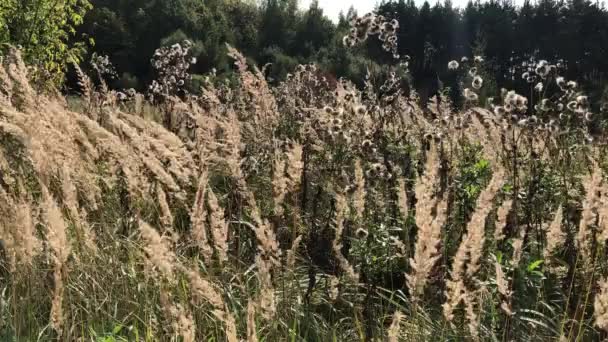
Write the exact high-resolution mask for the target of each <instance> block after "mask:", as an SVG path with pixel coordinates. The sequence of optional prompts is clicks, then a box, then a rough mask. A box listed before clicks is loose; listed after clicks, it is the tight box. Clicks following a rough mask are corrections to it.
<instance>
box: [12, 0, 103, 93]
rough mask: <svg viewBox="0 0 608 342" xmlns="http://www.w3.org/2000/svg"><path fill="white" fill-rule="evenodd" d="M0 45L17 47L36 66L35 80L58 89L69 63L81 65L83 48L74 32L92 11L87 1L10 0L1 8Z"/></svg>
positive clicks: (29, 62)
mask: <svg viewBox="0 0 608 342" xmlns="http://www.w3.org/2000/svg"><path fill="white" fill-rule="evenodd" d="M0 6H1V7H0V18H2V19H3V22H4V27H3V29H2V30H1V31H0V43H9V44H12V45H18V46H20V47H21V48H22V49H23V52H24V58H25V60H26V62H27V63H28V64H30V65H33V66H35V68H34V74H33V76H34V78H36V79H38V80H40V81H44V82H45V83H47V82H48V84H54V85H59V84H60V83H61V82H62V81H63V79H64V73H65V71H66V69H67V67H68V65H69V64H70V63H78V62H80V60H81V58H82V56H83V53H84V51H85V44H84V43H83V42H81V41H80V40H76V41H74V40H73V39H74V37H75V34H76V28H77V27H78V26H79V25H80V24H82V22H83V19H84V15H85V14H86V12H87V11H88V10H90V9H91V4H90V3H89V2H88V0H9V1H8V2H7V5H0Z"/></svg>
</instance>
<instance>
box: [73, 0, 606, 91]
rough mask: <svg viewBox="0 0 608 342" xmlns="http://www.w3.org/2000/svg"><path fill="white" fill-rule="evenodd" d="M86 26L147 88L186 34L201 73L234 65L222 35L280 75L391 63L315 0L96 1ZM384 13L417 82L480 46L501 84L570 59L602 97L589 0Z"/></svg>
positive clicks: (408, 7)
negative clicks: (348, 45) (158, 62)
mask: <svg viewBox="0 0 608 342" xmlns="http://www.w3.org/2000/svg"><path fill="white" fill-rule="evenodd" d="M92 3H93V5H94V9H93V10H92V11H90V12H89V13H88V14H87V16H86V18H85V23H84V25H83V26H82V27H81V28H80V30H81V31H82V32H85V33H86V34H87V35H89V36H91V37H94V38H95V40H96V42H97V43H96V45H95V47H94V48H93V49H92V51H96V52H98V53H100V54H108V55H109V56H110V59H111V60H112V62H113V63H114V64H115V65H116V66H117V69H118V71H119V74H120V75H119V81H120V82H116V84H115V86H117V87H124V88H129V87H131V86H135V87H136V88H137V87H138V88H141V87H142V86H143V85H144V84H146V83H147V82H148V81H149V80H150V79H151V78H153V70H152V69H151V68H150V63H149V62H148V61H149V57H150V56H151V55H152V53H153V52H154V49H156V47H157V46H159V45H160V44H170V43H174V42H176V41H180V40H183V39H185V38H188V39H190V40H192V41H193V42H196V55H197V56H196V57H198V63H197V64H196V65H195V68H194V70H193V72H194V73H195V74H200V73H203V72H207V71H209V70H211V69H212V68H216V69H218V70H219V72H220V73H221V72H222V71H227V70H229V66H228V64H227V60H226V58H225V49H224V45H223V44H224V43H225V42H228V43H230V44H232V45H233V46H235V47H237V48H238V49H240V50H241V51H243V53H244V54H245V55H246V56H247V57H249V58H251V59H252V61H255V62H257V64H258V65H263V64H265V63H268V62H271V63H273V66H272V68H270V69H269V71H268V72H269V74H270V76H271V77H272V78H273V79H283V78H284V76H285V74H286V73H287V72H288V71H289V70H291V69H292V68H293V67H294V66H295V65H296V64H298V63H306V62H311V61H315V62H317V63H318V64H320V65H321V66H322V69H323V70H325V71H327V72H329V73H330V74H333V75H335V76H336V77H341V76H345V77H348V78H351V79H353V80H356V81H359V82H362V81H363V77H364V75H365V72H366V69H367V68H368V67H374V66H375V65H377V63H381V64H384V63H392V60H391V59H390V58H387V56H386V55H385V54H384V53H383V52H382V50H381V49H380V48H379V44H377V43H370V44H367V45H365V46H363V47H362V48H361V49H359V51H356V54H353V53H352V51H348V50H347V49H345V48H344V46H343V44H342V36H344V35H345V34H346V33H347V31H348V30H349V27H348V18H350V17H352V15H353V14H354V10H352V9H351V10H349V11H348V12H347V13H346V14H345V15H343V16H342V17H341V18H340V20H339V22H338V23H332V22H331V21H330V20H329V19H328V18H327V17H325V16H324V14H323V10H322V9H320V8H319V6H318V4H317V3H316V2H313V3H312V5H311V7H310V8H309V9H307V10H304V11H301V10H298V5H297V1H296V0H264V1H262V2H261V4H259V5H258V4H256V3H253V2H251V1H228V0H213V1H204V2H201V1H193V0H171V1H148V0H128V1H126V0H94V1H92ZM378 12H379V13H380V14H383V15H385V16H386V17H388V18H396V19H398V20H399V22H400V23H401V26H400V28H399V31H398V38H399V42H400V44H399V54H400V55H409V56H410V57H411V62H410V69H411V72H412V75H413V76H414V77H413V79H414V80H415V86H416V87H417V88H420V87H424V86H425V85H426V84H425V82H427V81H426V80H427V79H429V78H431V77H435V73H439V78H440V79H441V80H442V81H444V85H446V86H452V87H455V85H456V84H457V81H458V80H454V79H452V78H450V76H449V75H448V74H447V70H446V67H445V66H446V65H447V63H448V62H449V61H450V60H451V59H453V58H457V57H458V58H459V56H465V55H471V54H472V53H473V52H475V54H476V55H483V56H485V58H486V61H487V62H488V70H487V71H488V73H489V75H491V77H492V78H494V79H495V80H496V86H497V87H507V88H514V87H515V88H518V90H520V91H522V90H523V89H525V88H526V87H528V85H527V84H526V82H525V81H524V80H521V78H519V77H516V78H515V79H513V78H512V76H513V75H512V73H511V70H510V68H511V67H512V66H513V65H520V64H521V62H523V61H525V60H528V59H529V57H535V58H536V59H547V60H554V61H555V62H557V59H563V60H564V62H563V63H564V64H566V66H567V71H566V72H565V76H566V77H573V76H574V75H577V76H578V77H579V79H581V81H583V83H584V84H585V86H586V87H588V88H589V89H592V90H593V92H592V93H591V94H590V96H592V97H593V98H597V97H599V96H601V92H602V90H603V87H604V86H605V85H604V83H605V81H604V80H605V79H606V74H607V73H608V60H606V58H605V56H606V54H608V51H607V50H606V49H608V12H607V11H606V9H605V8H604V7H603V6H600V5H599V4H598V3H595V2H591V1H586V0H573V1H555V0H541V1H539V2H536V3H532V2H530V1H526V2H525V3H524V4H523V6H522V7H516V6H515V5H514V4H513V3H512V2H510V1H489V2H470V3H469V4H468V5H467V6H466V7H465V8H463V9H459V8H455V7H453V6H452V4H451V2H450V1H446V2H444V3H440V2H438V3H436V4H435V5H430V4H429V3H428V2H425V3H423V4H422V5H421V6H419V7H418V6H416V4H415V3H414V1H413V0H399V1H388V2H386V1H385V2H383V3H382V4H380V6H379V8H378Z"/></svg>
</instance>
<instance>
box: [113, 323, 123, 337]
mask: <svg viewBox="0 0 608 342" xmlns="http://www.w3.org/2000/svg"><path fill="white" fill-rule="evenodd" d="M122 328H124V326H123V325H122V324H118V325H116V326H115V327H114V329H112V334H113V335H116V334H118V333H119V332H120V331H121V330H122Z"/></svg>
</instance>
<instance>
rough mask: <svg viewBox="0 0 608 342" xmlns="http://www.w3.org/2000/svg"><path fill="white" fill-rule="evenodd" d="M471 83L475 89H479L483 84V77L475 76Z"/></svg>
mask: <svg viewBox="0 0 608 342" xmlns="http://www.w3.org/2000/svg"><path fill="white" fill-rule="evenodd" d="M471 85H472V86H473V88H475V89H481V87H482V86H483V79H482V78H481V77H480V76H475V77H474V78H473V82H472V83H471Z"/></svg>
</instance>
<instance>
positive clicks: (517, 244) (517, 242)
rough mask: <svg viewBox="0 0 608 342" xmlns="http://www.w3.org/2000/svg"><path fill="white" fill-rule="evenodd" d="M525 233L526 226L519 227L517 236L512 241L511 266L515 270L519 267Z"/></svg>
mask: <svg viewBox="0 0 608 342" xmlns="http://www.w3.org/2000/svg"><path fill="white" fill-rule="evenodd" d="M526 233H527V231H526V226H525V225H520V226H519V230H518V234H517V236H516V237H515V239H513V260H512V261H511V265H512V266H513V267H515V268H517V267H518V266H519V262H520V261H521V256H522V254H523V252H524V240H525V239H526Z"/></svg>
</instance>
